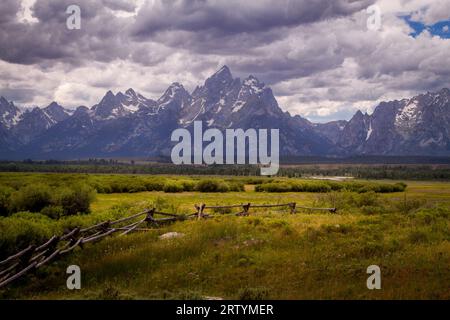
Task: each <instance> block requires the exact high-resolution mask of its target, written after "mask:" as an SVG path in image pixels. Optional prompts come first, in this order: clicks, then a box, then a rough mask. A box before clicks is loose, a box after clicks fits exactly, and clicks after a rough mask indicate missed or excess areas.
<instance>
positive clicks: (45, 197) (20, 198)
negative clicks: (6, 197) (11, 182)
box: [11, 183, 52, 212]
mask: <svg viewBox="0 0 450 320" xmlns="http://www.w3.org/2000/svg"><path fill="white" fill-rule="evenodd" d="M51 204H52V195H51V191H50V188H49V187H48V186H47V185H45V184H42V183H36V184H30V185H28V186H25V187H23V188H21V189H19V190H18V191H16V192H14V193H13V194H12V195H11V209H12V211H13V212H18V211H30V212H40V211H41V210H42V209H43V208H45V207H47V206H49V205H51Z"/></svg>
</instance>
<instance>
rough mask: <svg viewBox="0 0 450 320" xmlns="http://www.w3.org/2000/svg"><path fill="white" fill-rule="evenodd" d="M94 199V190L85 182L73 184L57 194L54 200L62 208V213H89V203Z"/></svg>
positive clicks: (67, 214) (68, 214)
mask: <svg viewBox="0 0 450 320" xmlns="http://www.w3.org/2000/svg"><path fill="white" fill-rule="evenodd" d="M94 199H95V191H94V189H92V188H91V187H89V186H88V185H86V184H75V185H73V186H71V188H66V189H63V190H62V191H61V193H60V194H59V195H58V196H57V200H56V202H57V203H58V204H59V205H60V206H61V207H62V208H63V212H64V215H66V216H70V215H75V214H77V213H89V212H90V204H91V202H92V201H93V200H94Z"/></svg>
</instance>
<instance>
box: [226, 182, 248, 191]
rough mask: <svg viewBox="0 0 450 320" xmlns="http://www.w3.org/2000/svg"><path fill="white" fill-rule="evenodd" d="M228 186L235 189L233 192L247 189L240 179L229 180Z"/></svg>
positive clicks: (231, 189)
mask: <svg viewBox="0 0 450 320" xmlns="http://www.w3.org/2000/svg"><path fill="white" fill-rule="evenodd" d="M228 187H229V189H230V191H233V192H241V191H245V186H244V184H243V183H242V182H238V181H231V182H228Z"/></svg>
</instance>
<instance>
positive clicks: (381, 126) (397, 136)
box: [336, 89, 450, 156]
mask: <svg viewBox="0 0 450 320" xmlns="http://www.w3.org/2000/svg"><path fill="white" fill-rule="evenodd" d="M336 144H337V146H338V147H340V148H341V150H343V151H344V153H345V154H361V155H427V156H448V155H450V90H449V89H442V90H440V91H439V92H428V93H426V94H421V95H418V96H416V97H413V98H411V99H403V100H395V101H391V102H382V103H380V104H379V105H378V106H377V107H376V108H375V111H374V112H373V114H371V115H368V114H363V113H362V112H360V111H359V112H357V113H356V114H355V115H354V116H353V118H352V119H351V120H350V121H349V122H348V123H347V124H346V125H345V127H344V128H343V130H342V131H341V133H340V134H339V135H338V138H337V141H336Z"/></svg>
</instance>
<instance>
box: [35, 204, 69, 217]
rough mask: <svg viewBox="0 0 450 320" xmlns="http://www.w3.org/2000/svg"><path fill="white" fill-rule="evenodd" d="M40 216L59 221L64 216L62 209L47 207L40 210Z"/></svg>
mask: <svg viewBox="0 0 450 320" xmlns="http://www.w3.org/2000/svg"><path fill="white" fill-rule="evenodd" d="M41 214H43V215H44V216H47V217H49V218H52V219H59V218H61V217H62V216H64V208H63V207H62V206H48V207H45V208H44V209H42V210H41Z"/></svg>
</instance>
